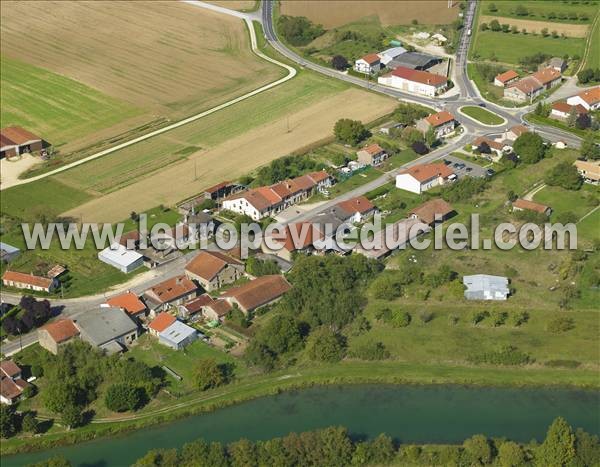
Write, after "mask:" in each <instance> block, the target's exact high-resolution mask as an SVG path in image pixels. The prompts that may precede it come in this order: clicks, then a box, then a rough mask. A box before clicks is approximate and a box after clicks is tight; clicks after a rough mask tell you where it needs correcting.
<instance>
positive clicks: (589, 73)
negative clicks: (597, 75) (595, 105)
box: [577, 68, 594, 84]
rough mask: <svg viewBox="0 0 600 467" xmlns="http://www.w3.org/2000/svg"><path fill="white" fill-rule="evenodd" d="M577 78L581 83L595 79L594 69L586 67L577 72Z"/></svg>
mask: <svg viewBox="0 0 600 467" xmlns="http://www.w3.org/2000/svg"><path fill="white" fill-rule="evenodd" d="M577 80H578V81H579V82H580V83H581V84H587V83H589V82H590V81H593V80H594V70H593V69H592V68H584V69H583V70H581V71H580V72H579V73H577Z"/></svg>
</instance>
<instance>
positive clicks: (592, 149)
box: [579, 132, 600, 160]
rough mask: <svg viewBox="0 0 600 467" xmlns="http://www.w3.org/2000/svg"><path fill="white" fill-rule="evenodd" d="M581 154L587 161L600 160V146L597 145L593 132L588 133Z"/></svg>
mask: <svg viewBox="0 0 600 467" xmlns="http://www.w3.org/2000/svg"><path fill="white" fill-rule="evenodd" d="M579 153H580V154H581V157H583V158H584V159H587V160H597V159H600V146H598V145H597V144H596V141H595V140H594V135H593V134H592V132H589V133H587V134H586V135H585V137H584V138H583V141H582V142H581V148H580V149H579Z"/></svg>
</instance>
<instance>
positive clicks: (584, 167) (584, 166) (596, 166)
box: [575, 161, 600, 185]
mask: <svg viewBox="0 0 600 467" xmlns="http://www.w3.org/2000/svg"><path fill="white" fill-rule="evenodd" d="M575 167H576V168H577V172H579V175H581V177H582V178H583V181H584V182H585V183H591V184H592V185H598V184H599V183H600V161H575Z"/></svg>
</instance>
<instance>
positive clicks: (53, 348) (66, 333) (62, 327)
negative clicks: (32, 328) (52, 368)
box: [38, 319, 79, 355]
mask: <svg viewBox="0 0 600 467" xmlns="http://www.w3.org/2000/svg"><path fill="white" fill-rule="evenodd" d="M77 336H79V329H77V327H76V326H75V323H74V322H73V320H70V319H59V320H56V321H53V322H51V323H48V324H46V325H45V326H42V327H41V328H39V329H38V341H39V344H40V345H41V346H42V347H43V348H45V349H46V350H47V351H48V352H50V353H52V354H54V355H57V354H58V351H59V350H60V348H61V347H62V346H63V345H66V344H68V343H69V342H70V340H71V339H73V338H75V337H77Z"/></svg>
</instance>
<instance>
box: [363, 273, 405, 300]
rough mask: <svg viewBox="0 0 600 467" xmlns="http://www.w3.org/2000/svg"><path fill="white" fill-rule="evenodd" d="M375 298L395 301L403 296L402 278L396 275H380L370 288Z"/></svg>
mask: <svg viewBox="0 0 600 467" xmlns="http://www.w3.org/2000/svg"><path fill="white" fill-rule="evenodd" d="M370 290H371V293H372V294H373V297H374V298H377V299H381V300H393V299H395V298H398V297H399V296H400V295H402V278H401V277H399V275H398V274H395V273H383V274H381V275H379V276H378V277H377V278H376V279H375V280H374V281H373V282H372V283H371V286H370Z"/></svg>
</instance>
